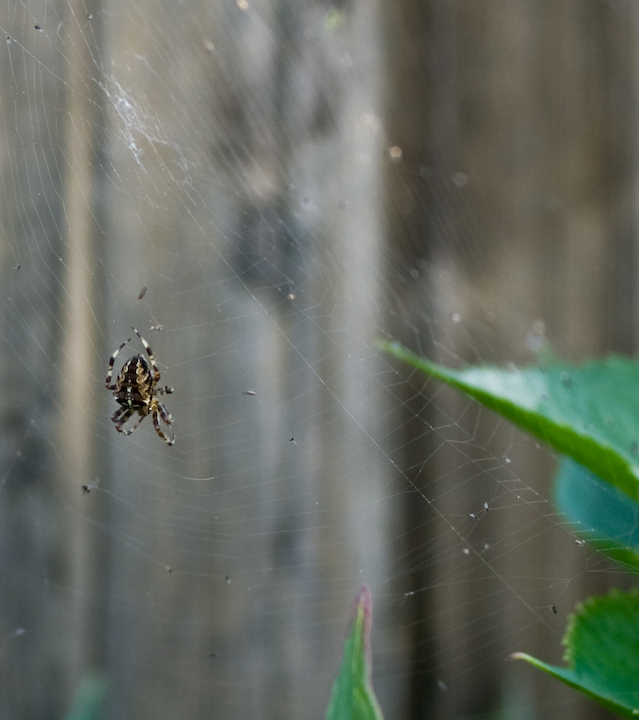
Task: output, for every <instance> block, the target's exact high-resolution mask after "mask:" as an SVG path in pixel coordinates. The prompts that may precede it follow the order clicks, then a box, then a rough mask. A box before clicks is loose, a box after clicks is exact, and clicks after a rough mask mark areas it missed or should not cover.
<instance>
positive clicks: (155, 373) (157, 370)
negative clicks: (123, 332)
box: [131, 327, 160, 384]
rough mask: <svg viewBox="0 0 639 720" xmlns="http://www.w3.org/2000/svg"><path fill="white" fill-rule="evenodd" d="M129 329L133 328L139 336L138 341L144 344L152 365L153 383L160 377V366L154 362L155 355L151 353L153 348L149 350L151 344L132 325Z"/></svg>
mask: <svg viewBox="0 0 639 720" xmlns="http://www.w3.org/2000/svg"><path fill="white" fill-rule="evenodd" d="M131 330H133V332H134V333H135V334H136V335H137V336H138V337H139V338H140V342H141V343H142V345H144V349H145V350H146V352H147V355H148V356H149V360H150V361H151V365H153V383H154V384H155V383H156V382H158V380H159V379H160V368H159V367H158V364H157V363H156V362H155V355H154V354H153V350H151V346H150V345H149V343H148V342H147V341H146V340H145V339H144V338H143V337H142V335H140V333H139V332H138V331H137V330H136V329H135V328H134V327H132V328H131Z"/></svg>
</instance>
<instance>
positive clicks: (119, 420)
mask: <svg viewBox="0 0 639 720" xmlns="http://www.w3.org/2000/svg"><path fill="white" fill-rule="evenodd" d="M131 415H133V410H132V409H131V408H129V407H121V408H118V409H117V410H116V411H115V412H114V413H113V416H112V417H111V421H112V422H113V423H115V429H116V430H117V431H118V432H124V431H123V430H122V426H123V425H124V424H125V423H126V421H127V420H128V419H129V418H130V417H131Z"/></svg>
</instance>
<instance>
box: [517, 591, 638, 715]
mask: <svg viewBox="0 0 639 720" xmlns="http://www.w3.org/2000/svg"><path fill="white" fill-rule="evenodd" d="M564 645H565V647H566V654H565V660H566V661H567V663H568V667H567V668H561V667H557V666H556V665H548V664H546V663H544V662H541V661H540V660H537V659H536V658H533V657H531V656H530V655H527V654H526V653H515V654H514V655H511V659H521V660H525V661H526V662H528V663H530V664H531V665H534V666H535V667H537V668H539V669H541V670H543V671H544V672H547V673H549V674H550V675H552V676H553V677H555V678H557V679H558V680H561V681H562V682H564V683H565V684H566V685H570V687H573V688H576V689H577V690H580V691H581V692H583V693H584V694H585V695H587V696H589V697H591V698H593V699H594V700H596V701H597V702H599V703H601V704H602V705H603V706H604V707H606V708H608V710H611V711H612V712H615V713H617V714H618V715H620V716H621V717H625V718H634V720H636V719H637V717H638V716H639V591H634V592H632V593H622V592H620V591H619V590H611V591H610V593H609V594H608V595H606V596H603V597H596V598H590V599H589V600H587V601H586V602H585V603H583V604H580V605H578V606H577V610H576V612H575V614H574V615H572V616H571V618H570V621H569V625H568V630H567V632H566V636H565V637H564Z"/></svg>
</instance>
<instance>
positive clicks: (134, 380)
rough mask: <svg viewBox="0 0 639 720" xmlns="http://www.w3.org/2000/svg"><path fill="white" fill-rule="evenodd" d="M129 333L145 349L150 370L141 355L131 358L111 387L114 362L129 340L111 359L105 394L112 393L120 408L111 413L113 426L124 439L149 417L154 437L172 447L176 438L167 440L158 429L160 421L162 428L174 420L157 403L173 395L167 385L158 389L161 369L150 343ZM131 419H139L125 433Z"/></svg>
mask: <svg viewBox="0 0 639 720" xmlns="http://www.w3.org/2000/svg"><path fill="white" fill-rule="evenodd" d="M131 329H132V330H133V332H134V333H135V334H136V335H137V336H138V337H139V338H140V341H141V342H142V345H144V349H145V350H146V352H147V355H148V356H149V361H150V363H151V367H149V363H148V362H147V360H146V358H145V357H144V356H143V355H134V356H133V357H132V358H131V359H129V360H127V361H126V362H125V363H124V366H123V368H122V370H121V371H120V374H119V375H118V378H117V380H116V381H115V382H114V383H112V382H111V380H112V378H113V365H114V363H115V359H116V358H117V356H118V355H119V353H120V351H121V350H122V348H123V347H124V346H125V345H126V344H127V343H128V342H131V339H130V338H129V340H126V341H125V342H123V343H122V345H120V347H118V348H117V350H116V351H115V352H114V353H113V354H112V355H111V357H110V358H109V369H108V370H107V376H106V387H107V390H111V392H112V393H113V396H114V397H115V399H116V400H117V401H118V404H119V405H120V407H119V408H118V409H117V410H116V411H115V412H114V413H113V416H112V418H111V420H112V422H113V423H114V424H115V429H116V430H117V431H118V432H120V433H122V434H123V435H130V434H131V433H132V432H133V431H134V430H135V429H136V428H137V427H138V425H139V424H140V423H141V422H142V420H144V418H145V417H146V416H147V415H150V416H151V417H152V419H153V427H154V428H155V431H156V432H157V434H158V435H159V436H160V437H161V438H162V440H164V442H165V443H166V444H167V445H173V444H174V443H175V435H172V437H169V436H168V435H167V434H166V433H165V432H164V431H163V430H162V428H161V427H160V420H162V422H163V423H164V424H165V425H171V423H172V422H173V416H172V415H171V413H170V412H169V411H168V410H167V409H166V408H165V407H164V405H163V404H162V403H161V402H160V401H159V399H158V395H170V394H171V393H172V392H173V388H172V387H170V386H169V385H165V386H164V387H158V382H159V381H160V368H159V367H158V364H157V362H156V361H155V356H154V355H153V350H151V348H150V347H149V343H148V342H147V341H146V340H145V339H144V338H143V337H142V335H140V333H139V332H138V331H137V330H136V329H135V328H131ZM133 415H139V416H140V419H139V420H138V421H137V422H136V423H135V425H134V426H133V427H131V428H129V429H127V430H125V429H124V425H125V424H126V422H127V420H129V418H131V417H132V416H133Z"/></svg>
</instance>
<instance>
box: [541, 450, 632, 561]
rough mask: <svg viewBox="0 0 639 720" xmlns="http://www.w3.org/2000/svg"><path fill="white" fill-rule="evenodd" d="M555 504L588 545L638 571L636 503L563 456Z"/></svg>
mask: <svg viewBox="0 0 639 720" xmlns="http://www.w3.org/2000/svg"><path fill="white" fill-rule="evenodd" d="M555 505H556V506H557V507H558V509H559V510H561V512H562V513H564V515H566V517H567V518H568V519H569V520H570V521H571V522H572V523H573V524H574V526H575V529H576V530H577V531H578V532H579V533H580V534H581V535H582V537H583V538H584V539H585V540H587V541H588V542H589V543H590V545H592V546H593V547H596V548H597V549H598V550H601V551H602V552H604V553H606V554H607V555H608V556H609V557H610V558H612V559H613V560H615V561H616V562H618V563H621V564H623V565H625V566H626V567H628V568H630V569H632V570H634V571H635V572H639V503H637V502H636V501H635V500H631V499H630V498H629V497H628V496H627V495H625V494H624V493H622V492H620V491H619V490H617V488H614V487H612V486H611V485H610V484H609V483H606V482H604V481H603V480H601V478H598V477H597V476H596V475H593V474H592V473H591V472H590V471H589V470H587V469H586V468H585V467H583V466H582V465H579V464H578V463H576V462H575V461H574V460H572V459H570V458H567V457H563V458H562V459H561V461H560V464H559V472H558V473H557V477H556V478H555Z"/></svg>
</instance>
